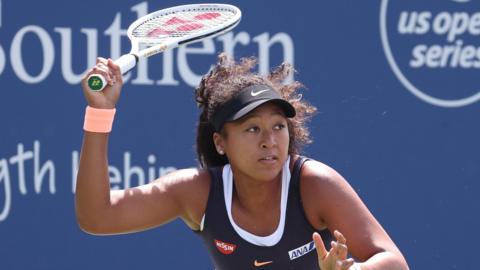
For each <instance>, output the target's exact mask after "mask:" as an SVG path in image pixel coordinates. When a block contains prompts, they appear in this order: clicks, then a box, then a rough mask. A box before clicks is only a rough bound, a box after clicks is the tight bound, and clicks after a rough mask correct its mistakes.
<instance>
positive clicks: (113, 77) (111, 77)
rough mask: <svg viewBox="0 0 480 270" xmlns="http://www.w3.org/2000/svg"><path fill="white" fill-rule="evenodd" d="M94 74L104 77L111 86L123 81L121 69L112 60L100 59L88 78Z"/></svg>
mask: <svg viewBox="0 0 480 270" xmlns="http://www.w3.org/2000/svg"><path fill="white" fill-rule="evenodd" d="M93 74H98V75H102V76H103V78H105V80H106V81H107V84H109V85H114V84H115V83H116V82H117V81H121V80H122V74H121V72H120V68H119V67H118V65H116V64H115V63H114V62H113V60H112V59H110V58H109V59H106V58H103V57H98V58H97V61H96V65H95V66H94V67H93V68H92V69H91V70H90V71H89V72H88V73H87V77H88V76H90V75H93Z"/></svg>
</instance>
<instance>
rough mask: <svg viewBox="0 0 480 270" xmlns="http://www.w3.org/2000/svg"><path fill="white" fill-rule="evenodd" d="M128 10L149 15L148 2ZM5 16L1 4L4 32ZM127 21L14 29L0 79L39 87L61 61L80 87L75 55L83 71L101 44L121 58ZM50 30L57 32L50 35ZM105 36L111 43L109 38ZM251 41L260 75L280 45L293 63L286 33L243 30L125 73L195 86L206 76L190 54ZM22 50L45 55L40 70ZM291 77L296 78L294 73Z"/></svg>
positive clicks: (143, 81) (3, 52)
mask: <svg viewBox="0 0 480 270" xmlns="http://www.w3.org/2000/svg"><path fill="white" fill-rule="evenodd" d="M130 10H131V11H132V12H134V13H135V15H136V16H137V18H138V17H141V16H144V15H146V14H148V13H149V10H148V3H147V2H141V3H139V4H136V5H134V6H132V7H131V8H130ZM5 12H6V10H5V6H3V10H2V2H1V0H0V31H2V29H5V28H7V27H8V25H9V24H8V21H5V18H4V17H3V18H2V13H5ZM19 18H21V17H19ZM73 19H75V16H74V15H72V20H73ZM76 19H77V20H83V19H85V18H84V17H83V16H78V17H76ZM87 22H88V20H87ZM125 23H127V24H129V23H131V22H123V23H122V14H121V13H120V12H118V13H116V15H115V17H114V19H113V21H112V23H111V25H110V26H109V27H108V28H107V29H97V28H81V29H79V30H75V29H72V28H69V27H54V28H53V29H48V28H46V27H42V26H40V25H26V26H23V27H21V28H20V29H18V30H17V29H15V30H14V32H15V34H14V36H13V38H11V40H9V39H6V38H2V40H0V76H1V75H2V73H3V72H4V71H5V69H6V68H8V67H9V66H11V68H12V70H13V72H14V74H15V76H16V77H17V78H18V79H20V81H22V82H24V83H28V84H38V83H41V82H43V81H44V80H45V79H46V78H48V77H49V76H50V75H52V76H59V75H53V74H52V68H53V67H54V65H56V64H57V63H60V65H61V76H62V77H63V79H64V81H65V82H67V83H68V84H77V83H79V82H80V80H81V79H82V77H83V74H84V71H83V72H74V70H79V68H78V66H77V65H76V64H75V63H74V60H73V57H72V56H73V54H76V55H84V57H85V59H87V61H85V62H86V65H87V66H85V67H83V68H82V67H80V70H82V69H83V70H87V69H88V68H90V67H92V66H93V65H95V60H96V57H97V56H98V48H99V46H104V47H107V48H110V55H107V57H111V58H113V59H116V58H118V57H120V55H121V54H124V53H127V52H128V51H129V50H130V48H129V47H128V48H122V46H121V45H122V40H126V39H127V35H126V33H127V30H126V29H123V28H122V24H125ZM59 24H64V22H59ZM124 27H125V26H124ZM125 28H126V27H125ZM52 30H53V32H54V33H52ZM74 35H79V36H81V37H80V40H83V44H79V45H78V44H75V46H76V48H78V49H76V51H73V48H72V40H74V39H75V38H74ZM32 37H33V39H32ZM58 37H59V38H60V41H59V44H57V43H55V42H54V41H56V40H58ZM101 37H103V39H101ZM105 37H106V38H107V39H105ZM27 40H28V41H27ZM8 43H10V44H8ZM252 43H253V44H254V46H256V49H257V52H256V53H255V54H256V55H258V62H259V72H260V73H267V72H268V71H269V69H270V57H271V56H270V50H271V47H272V46H274V45H275V46H278V45H280V47H281V48H282V52H283V55H281V56H280V59H278V62H283V61H287V62H289V63H291V64H292V65H293V64H294V44H293V39H292V38H291V37H290V35H289V34H287V33H284V32H279V33H275V34H273V35H270V33H268V32H264V33H261V34H259V35H257V36H253V37H251V36H250V34H249V33H248V32H245V31H241V32H238V33H237V32H235V33H234V32H229V33H227V34H224V35H221V36H219V37H217V38H215V42H214V40H212V39H207V40H203V41H202V42H200V43H197V44H195V45H193V46H190V47H189V46H186V47H180V48H178V49H177V50H173V51H172V50H169V51H166V52H164V53H163V54H162V55H163V60H162V61H163V62H162V64H161V66H160V67H158V68H156V70H155V71H154V72H153V71H152V72H149V65H148V61H147V60H145V59H142V60H141V61H140V62H139V63H138V65H137V67H136V70H137V72H136V74H135V76H136V77H135V78H130V77H132V76H131V74H126V75H125V81H130V82H131V84H134V85H179V84H180V83H181V82H184V83H186V84H187V85H190V86H195V85H197V84H198V82H199V81H200V79H201V76H202V75H203V74H196V73H195V72H194V71H193V70H192V69H191V68H190V65H189V61H188V58H189V56H192V55H216V54H218V53H219V52H221V51H224V52H226V53H228V54H230V55H232V56H233V55H234V50H235V47H238V46H249V45H251V44H252ZM218 44H220V45H218ZM124 47H125V46H124ZM22 48H23V50H25V49H28V50H30V51H33V52H35V53H38V54H40V55H42V58H41V63H40V67H41V68H40V71H38V68H37V67H38V63H31V61H29V59H28V57H27V56H24V51H23V50H22ZM55 55H60V58H61V59H59V60H57V59H55ZM276 61H277V59H276ZM175 63H176V64H177V68H178V74H179V75H180V78H176V77H175V72H174V65H175ZM33 64H35V65H33ZM211 64H213V62H212V63H206V64H205V68H206V69H208V67H209V66H210V65H211ZM179 79H181V80H179ZM289 79H290V80H292V79H293V74H292V76H290V78H289Z"/></svg>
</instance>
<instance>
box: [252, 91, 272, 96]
mask: <svg viewBox="0 0 480 270" xmlns="http://www.w3.org/2000/svg"><path fill="white" fill-rule="evenodd" d="M268 90H270V89H263V90H260V91H257V92H254V91H253V90H252V91H251V92H250V95H252V97H256V96H258V95H260V94H261V93H263V92H267V91H268Z"/></svg>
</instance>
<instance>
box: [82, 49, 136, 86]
mask: <svg viewBox="0 0 480 270" xmlns="http://www.w3.org/2000/svg"><path fill="white" fill-rule="evenodd" d="M137 62H138V56H136V55H134V54H125V55H122V56H121V57H120V58H118V59H117V60H115V64H116V65H118V66H119V67H120V72H121V73H122V75H123V74H125V73H127V72H128V71H129V70H131V69H132V68H134V67H135V66H136V65H137ZM87 84H88V87H89V88H90V90H91V91H95V92H100V91H102V90H103V89H104V88H105V86H107V80H106V79H105V77H103V75H102V74H91V75H90V76H88V78H87Z"/></svg>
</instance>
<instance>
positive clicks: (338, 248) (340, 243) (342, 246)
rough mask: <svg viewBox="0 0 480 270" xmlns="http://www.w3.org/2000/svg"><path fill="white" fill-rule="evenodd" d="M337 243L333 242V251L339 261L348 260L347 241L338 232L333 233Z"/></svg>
mask: <svg viewBox="0 0 480 270" xmlns="http://www.w3.org/2000/svg"><path fill="white" fill-rule="evenodd" d="M333 234H334V235H335V238H336V239H337V241H336V242H335V241H332V251H333V253H334V254H335V255H336V256H337V258H339V259H346V258H347V255H348V247H347V239H346V238H345V237H344V236H343V234H341V233H340V232H339V231H338V230H335V231H334V232H333Z"/></svg>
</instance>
